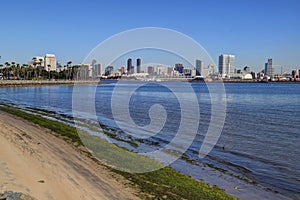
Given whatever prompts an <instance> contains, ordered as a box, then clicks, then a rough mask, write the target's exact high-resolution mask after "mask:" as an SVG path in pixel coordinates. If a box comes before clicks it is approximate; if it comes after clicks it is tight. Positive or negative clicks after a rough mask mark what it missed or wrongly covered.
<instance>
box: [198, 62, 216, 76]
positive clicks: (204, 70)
mask: <svg viewBox="0 0 300 200" xmlns="http://www.w3.org/2000/svg"><path fill="white" fill-rule="evenodd" d="M214 71H215V70H214V66H213V65H208V67H207V68H202V71H201V76H202V77H203V78H207V77H209V76H212V75H213V74H214Z"/></svg>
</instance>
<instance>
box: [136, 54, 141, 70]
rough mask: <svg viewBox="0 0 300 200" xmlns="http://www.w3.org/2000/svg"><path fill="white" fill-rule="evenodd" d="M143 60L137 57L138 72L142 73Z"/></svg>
mask: <svg viewBox="0 0 300 200" xmlns="http://www.w3.org/2000/svg"><path fill="white" fill-rule="evenodd" d="M141 64H142V60H141V59H140V58H138V59H136V73H141Z"/></svg>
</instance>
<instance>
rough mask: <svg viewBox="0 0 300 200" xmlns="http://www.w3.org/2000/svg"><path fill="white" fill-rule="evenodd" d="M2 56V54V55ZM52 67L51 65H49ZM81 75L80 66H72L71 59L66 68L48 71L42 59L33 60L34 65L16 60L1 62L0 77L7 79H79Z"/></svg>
mask: <svg viewBox="0 0 300 200" xmlns="http://www.w3.org/2000/svg"><path fill="white" fill-rule="evenodd" d="M0 58H1V56H0ZM47 67H48V68H50V67H51V66H50V65H49V66H47ZM79 76H80V66H72V62H71V61H69V62H68V63H67V65H66V67H64V70H62V71H60V72H57V71H46V70H45V69H44V67H42V60H39V61H36V62H33V64H32V65H28V64H19V63H16V62H5V63H4V64H0V78H1V79H5V80H11V79H14V80H20V79H22V80H46V79H65V80H78V79H79Z"/></svg>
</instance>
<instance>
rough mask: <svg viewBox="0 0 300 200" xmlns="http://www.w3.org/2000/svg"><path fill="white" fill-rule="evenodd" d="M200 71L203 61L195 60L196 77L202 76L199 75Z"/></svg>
mask: <svg viewBox="0 0 300 200" xmlns="http://www.w3.org/2000/svg"><path fill="white" fill-rule="evenodd" d="M202 69H203V61H202V60H196V76H200V75H202V74H201V72H202Z"/></svg>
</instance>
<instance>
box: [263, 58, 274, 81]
mask: <svg viewBox="0 0 300 200" xmlns="http://www.w3.org/2000/svg"><path fill="white" fill-rule="evenodd" d="M265 75H266V76H269V77H273V76H274V68H273V61H272V59H268V62H267V63H265Z"/></svg>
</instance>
